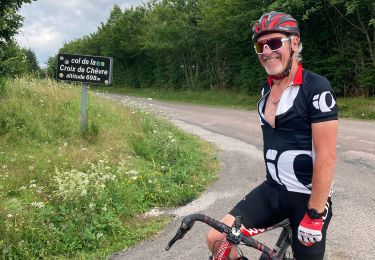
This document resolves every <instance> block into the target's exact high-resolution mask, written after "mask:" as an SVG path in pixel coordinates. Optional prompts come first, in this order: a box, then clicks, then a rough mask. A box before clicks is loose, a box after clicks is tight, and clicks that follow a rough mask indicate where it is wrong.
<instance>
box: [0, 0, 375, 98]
mask: <svg viewBox="0 0 375 260" xmlns="http://www.w3.org/2000/svg"><path fill="white" fill-rule="evenodd" d="M10 2H14V3H15V5H16V4H17V3H22V2H30V1H29V0H23V1H21V0H17V1H15V0H13V1H10ZM271 10H276V11H282V12H287V13H289V14H291V15H292V16H293V17H294V18H296V19H297V21H298V22H299V27H300V30H301V41H302V43H303V51H302V56H303V60H302V62H303V65H304V67H305V68H306V69H309V70H312V71H314V72H317V73H320V74H322V75H324V76H325V77H327V78H328V79H329V80H330V81H331V84H332V86H333V87H334V89H335V91H336V94H337V95H338V96H341V97H353V96H356V97H373V96H374V95H375V84H374V83H373V82H374V81H375V2H374V1H373V0H361V1H359V0H277V1H270V0H251V1H249V0H150V1H147V2H145V3H143V4H142V5H140V6H137V7H134V8H128V9H125V10H122V9H121V8H120V7H119V6H118V5H115V6H114V7H113V8H112V10H111V13H110V16H109V17H108V19H107V20H106V21H103V22H102V23H101V25H100V26H99V27H98V28H97V30H96V31H95V32H93V33H91V34H90V35H86V36H84V37H82V38H78V39H74V40H72V41H70V42H66V43H65V44H64V45H63V47H62V48H61V49H60V50H59V53H71V54H86V55H95V56H108V57H112V58H113V60H114V84H115V86H117V87H131V88H150V87H157V88H165V89H181V88H185V89H213V90H215V89H218V90H229V91H236V92H241V93H242V92H243V93H248V94H253V93H258V92H259V86H260V84H261V83H262V82H263V81H264V80H265V77H266V75H265V72H264V70H263V68H262V67H261V66H260V65H259V63H258V60H257V55H256V54H255V52H254V50H253V44H252V42H251V36H252V32H251V28H252V25H253V23H254V22H255V21H256V20H258V19H259V17H260V16H261V15H262V14H263V13H265V12H268V11H271ZM0 12H2V16H3V13H4V12H3V11H2V10H1V9H0ZM14 15H16V14H14ZM2 19H3V20H5V18H4V17H2ZM17 21H18V20H17ZM1 34H2V36H3V37H2V40H4V39H6V38H7V37H6V36H7V34H6V33H4V32H3V31H2V32H1ZM8 34H9V32H8ZM4 35H5V36H4ZM0 43H1V44H3V41H1V42H0ZM0 54H1V55H0V65H1V68H0V69H1V71H0V73H1V74H2V75H13V76H14V75H17V74H21V73H24V72H25V71H38V68H37V67H35V66H36V65H35V64H34V62H33V61H34V60H35V57H33V55H34V56H35V54H33V52H32V51H31V50H24V49H21V48H19V47H18V46H17V45H16V44H15V43H14V42H12V41H8V43H7V44H6V46H2V48H1V53H0ZM56 56H57V55H56ZM56 56H52V57H50V58H49V60H48V62H47V68H46V69H45V71H46V74H47V75H49V76H51V77H55V73H56ZM20 64H21V65H22V66H20Z"/></svg>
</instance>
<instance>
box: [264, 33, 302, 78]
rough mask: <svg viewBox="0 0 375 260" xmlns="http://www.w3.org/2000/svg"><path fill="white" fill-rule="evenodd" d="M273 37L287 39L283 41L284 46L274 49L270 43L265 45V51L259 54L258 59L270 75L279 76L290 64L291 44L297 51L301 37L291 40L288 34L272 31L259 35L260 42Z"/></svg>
mask: <svg viewBox="0 0 375 260" xmlns="http://www.w3.org/2000/svg"><path fill="white" fill-rule="evenodd" d="M273 38H282V39H284V40H285V41H284V42H283V43H282V44H283V45H282V47H281V48H279V49H278V50H275V51H272V50H271V49H270V48H269V46H268V45H265V46H264V47H263V53H262V54H258V59H259V62H260V64H262V66H263V67H264V68H265V70H266V72H267V74H268V75H271V76H277V75H280V74H282V73H283V72H284V70H285V69H286V67H287V66H288V62H289V57H290V46H291V47H292V49H293V51H296V50H297V46H298V42H299V39H298V37H292V38H291V40H286V39H287V36H286V35H284V34H282V33H270V34H266V35H263V36H261V37H259V39H258V42H265V41H267V40H270V39H273Z"/></svg>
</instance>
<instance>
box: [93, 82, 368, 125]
mask: <svg viewBox="0 0 375 260" xmlns="http://www.w3.org/2000/svg"><path fill="white" fill-rule="evenodd" d="M97 90H98V91H105V92H111V93H118V94H124V95H130V96H137V97H147V98H154V99H158V100H163V101H173V102H184V103H192V104H202V105H210V106H218V107H227V108H236V109H249V110H255V109H256V106H257V102H258V99H259V96H256V95H253V96H251V95H248V94H246V93H238V92H234V91H216V90H187V89H183V90H169V89H159V88H145V89H134V88H120V87H106V88H101V87H100V88H97ZM337 104H338V107H339V116H340V117H341V118H353V119H365V120H375V98H373V97H372V98H359V97H356V98H341V97H340V98H338V100H337Z"/></svg>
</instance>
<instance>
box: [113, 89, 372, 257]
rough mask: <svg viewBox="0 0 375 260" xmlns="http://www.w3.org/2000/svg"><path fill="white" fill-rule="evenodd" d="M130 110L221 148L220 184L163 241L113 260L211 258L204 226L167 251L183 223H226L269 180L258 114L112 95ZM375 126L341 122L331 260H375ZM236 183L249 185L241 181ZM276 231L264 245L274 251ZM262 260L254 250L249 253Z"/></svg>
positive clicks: (190, 208) (330, 234) (162, 236)
mask: <svg viewBox="0 0 375 260" xmlns="http://www.w3.org/2000/svg"><path fill="white" fill-rule="evenodd" d="M107 97H108V98H111V99H113V100H116V101H118V102H121V103H122V104H124V105H126V106H127V105H131V106H138V107H142V108H144V109H146V110H151V111H153V112H155V113H159V114H162V115H164V116H165V117H167V118H168V119H169V120H170V121H172V122H173V123H174V124H176V125H177V126H179V127H181V128H182V129H184V130H185V131H188V132H190V133H193V134H196V135H198V136H200V137H201V138H203V139H205V140H207V141H208V142H211V143H213V144H215V145H216V146H217V147H218V148H219V152H218V157H219V160H220V162H221V166H222V167H221V171H220V173H219V179H218V181H216V182H215V183H213V184H212V185H210V186H209V187H208V189H207V190H206V192H204V193H203V194H202V196H201V197H200V198H199V199H197V200H196V201H193V202H192V203H190V204H188V205H186V206H185V207H182V208H178V209H173V210H169V211H168V212H167V213H168V214H173V215H174V216H175V220H174V221H173V222H172V223H171V224H170V225H169V226H168V227H167V228H166V230H164V231H163V232H161V233H160V234H159V235H158V236H156V237H154V238H153V239H150V240H148V241H145V242H144V243H142V244H141V245H138V246H135V247H133V248H131V249H129V250H127V251H125V252H119V253H115V254H113V255H112V256H111V259H116V260H117V259H129V260H133V259H134V260H138V259H181V260H183V259H207V258H208V255H209V254H208V251H207V249H206V246H205V233H206V231H207V227H205V226H204V225H203V224H200V223H197V224H196V225H195V226H194V229H193V230H194V231H193V232H194V233H192V232H190V233H188V234H187V235H186V236H185V238H184V239H183V240H181V241H178V242H177V243H176V244H175V246H174V247H172V249H171V250H170V251H169V252H166V251H164V247H165V245H166V243H167V242H168V241H169V239H170V238H171V237H172V236H173V235H174V234H175V231H176V229H177V227H178V226H179V223H180V221H181V217H182V216H184V215H186V214H189V213H192V212H201V213H206V214H209V215H211V216H213V217H216V218H220V217H221V216H223V215H224V214H226V212H227V211H228V210H229V209H231V207H232V206H233V204H234V203H235V202H237V201H238V200H239V199H241V198H242V197H243V195H245V194H246V193H247V192H248V191H249V190H251V189H252V188H253V187H255V186H256V185H258V184H259V183H261V182H262V181H263V179H264V176H265V174H264V163H263V161H262V142H261V130H260V125H259V121H258V116H257V114H256V112H254V111H244V110H232V109H221V108H211V107H204V106H197V105H186V104H173V103H163V102H158V101H154V100H151V99H138V98H129V97H121V96H117V95H111V94H108V95H107ZM374 128H375V122H362V121H356V120H345V119H342V120H340V129H339V138H338V145H337V152H338V157H337V159H338V160H337V166H336V174H335V185H334V196H333V210H334V217H333V219H332V221H331V224H330V228H329V230H328V243H327V250H326V257H325V259H335V260H336V259H340V260H341V259H375V246H374V243H375V213H374V212H375V131H374ZM236 180H241V181H240V182H238V181H236ZM276 236H277V233H276V232H268V233H267V234H264V235H261V236H259V237H258V238H259V239H260V240H261V241H263V242H265V243H266V244H267V243H268V244H272V243H273V241H274V240H275V239H276ZM247 252H248V257H249V256H250V259H256V256H257V253H256V252H254V250H250V251H248V250H247Z"/></svg>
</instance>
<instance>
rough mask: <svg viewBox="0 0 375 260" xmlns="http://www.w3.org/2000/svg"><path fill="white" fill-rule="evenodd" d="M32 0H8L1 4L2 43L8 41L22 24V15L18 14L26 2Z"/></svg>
mask: <svg viewBox="0 0 375 260" xmlns="http://www.w3.org/2000/svg"><path fill="white" fill-rule="evenodd" d="M31 1H32V0H7V1H1V4H0V43H4V42H8V41H9V40H10V39H11V38H12V36H14V35H15V34H16V33H17V30H18V29H19V28H20V27H21V25H22V19H23V18H22V16H21V15H19V14H17V11H18V9H19V8H21V6H22V4H24V3H31Z"/></svg>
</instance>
